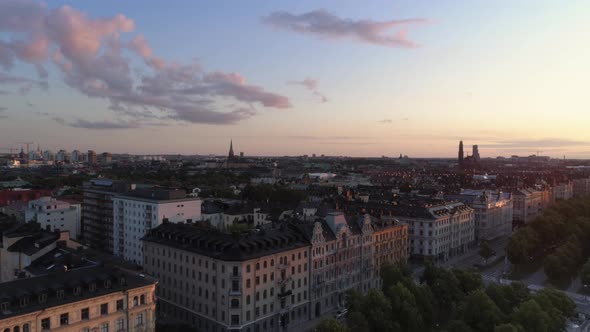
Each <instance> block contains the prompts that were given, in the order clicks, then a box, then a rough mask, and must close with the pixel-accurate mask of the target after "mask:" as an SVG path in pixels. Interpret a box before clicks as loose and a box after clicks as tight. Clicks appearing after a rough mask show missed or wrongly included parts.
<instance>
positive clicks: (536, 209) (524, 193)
mask: <svg viewBox="0 0 590 332" xmlns="http://www.w3.org/2000/svg"><path fill="white" fill-rule="evenodd" d="M551 196H552V195H551V191H550V190H549V189H535V188H528V189H519V190H515V191H513V192H512V200H513V204H514V212H513V220H514V222H515V223H517V224H527V223H529V222H531V221H533V219H535V218H536V217H538V216H540V215H541V214H543V211H544V210H545V208H547V207H548V206H549V205H550V203H551Z"/></svg>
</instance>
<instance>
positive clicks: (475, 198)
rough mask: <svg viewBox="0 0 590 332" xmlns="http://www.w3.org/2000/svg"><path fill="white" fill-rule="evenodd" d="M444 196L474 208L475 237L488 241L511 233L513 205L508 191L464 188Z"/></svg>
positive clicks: (478, 239)
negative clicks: (459, 192) (456, 192)
mask: <svg viewBox="0 0 590 332" xmlns="http://www.w3.org/2000/svg"><path fill="white" fill-rule="evenodd" d="M445 198H447V199H450V200H456V201H460V202H463V203H464V204H466V205H468V206H470V207H472V208H473V209H474V210H475V239H476V240H477V241H483V240H486V241H490V240H493V239H496V238H499V237H508V236H510V235H511V234H512V219H513V213H514V210H513V209H514V207H513V202H512V197H511V194H510V193H505V192H501V191H491V190H473V189H464V190H462V191H461V194H459V195H445Z"/></svg>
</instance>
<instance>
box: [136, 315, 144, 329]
mask: <svg viewBox="0 0 590 332" xmlns="http://www.w3.org/2000/svg"><path fill="white" fill-rule="evenodd" d="M140 325H143V314H137V317H135V326H140Z"/></svg>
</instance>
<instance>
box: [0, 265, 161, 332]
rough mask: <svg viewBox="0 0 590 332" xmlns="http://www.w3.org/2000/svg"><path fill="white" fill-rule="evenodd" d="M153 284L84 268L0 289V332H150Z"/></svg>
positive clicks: (123, 274) (103, 269)
mask: <svg viewBox="0 0 590 332" xmlns="http://www.w3.org/2000/svg"><path fill="white" fill-rule="evenodd" d="M155 288H156V282H155V280H153V279H151V278H147V277H144V276H142V275H137V274H132V273H129V272H124V271H122V270H118V269H115V268H111V267H88V268H80V269H76V270H71V271H67V272H58V273H54V274H50V275H46V276H42V277H36V278H29V279H20V280H16V281H12V282H7V283H3V284H0V327H1V330H0V331H3V332H36V331H50V330H51V331H63V332H91V331H96V332H109V331H115V332H117V331H134V332H139V331H141V332H152V331H155V315H154V313H155V306H156V305H155V296H154V293H155Z"/></svg>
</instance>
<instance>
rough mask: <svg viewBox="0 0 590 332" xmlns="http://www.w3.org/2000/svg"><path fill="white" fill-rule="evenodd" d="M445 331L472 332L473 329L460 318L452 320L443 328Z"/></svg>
mask: <svg viewBox="0 0 590 332" xmlns="http://www.w3.org/2000/svg"><path fill="white" fill-rule="evenodd" d="M445 331H446V332H472V331H473V330H472V329H471V328H470V327H469V326H468V325H467V324H465V322H463V321H460V320H452V321H450V322H449V324H448V325H447V328H446V329H445Z"/></svg>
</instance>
